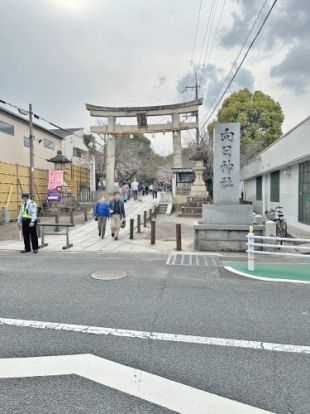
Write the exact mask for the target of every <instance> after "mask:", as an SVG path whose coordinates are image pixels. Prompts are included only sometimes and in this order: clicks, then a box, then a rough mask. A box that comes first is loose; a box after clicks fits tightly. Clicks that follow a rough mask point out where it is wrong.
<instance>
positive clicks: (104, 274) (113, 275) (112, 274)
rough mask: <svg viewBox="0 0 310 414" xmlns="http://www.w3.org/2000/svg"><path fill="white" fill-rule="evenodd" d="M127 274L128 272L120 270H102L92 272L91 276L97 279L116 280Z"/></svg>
mask: <svg viewBox="0 0 310 414" xmlns="http://www.w3.org/2000/svg"><path fill="white" fill-rule="evenodd" d="M125 276H127V273H126V272H122V271H119V270H102V271H100V272H95V273H92V274H91V277H92V278H93V279H97V280H116V279H122V278H123V277H125Z"/></svg>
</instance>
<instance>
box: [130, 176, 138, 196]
mask: <svg viewBox="0 0 310 414" xmlns="http://www.w3.org/2000/svg"><path fill="white" fill-rule="evenodd" d="M138 190H139V183H138V181H137V179H136V178H134V180H133V182H132V183H131V191H132V195H133V199H134V200H135V201H137V200H138Z"/></svg>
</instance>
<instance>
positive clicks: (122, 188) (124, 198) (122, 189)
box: [121, 182, 129, 203]
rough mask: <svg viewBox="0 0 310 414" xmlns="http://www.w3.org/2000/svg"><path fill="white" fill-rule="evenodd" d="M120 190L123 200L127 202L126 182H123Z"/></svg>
mask: <svg viewBox="0 0 310 414" xmlns="http://www.w3.org/2000/svg"><path fill="white" fill-rule="evenodd" d="M121 191H122V194H123V200H124V202H125V203H127V200H128V199H129V185H128V184H127V183H126V182H123V184H122V187H121Z"/></svg>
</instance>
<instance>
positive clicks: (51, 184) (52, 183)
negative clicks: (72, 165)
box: [47, 170, 64, 201]
mask: <svg viewBox="0 0 310 414" xmlns="http://www.w3.org/2000/svg"><path fill="white" fill-rule="evenodd" d="M63 184H64V172H63V171H61V170H55V171H49V173H48V187H47V199H48V200H49V201H61V200H62V187H63Z"/></svg>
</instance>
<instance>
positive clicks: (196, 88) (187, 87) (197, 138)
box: [181, 72, 200, 148]
mask: <svg viewBox="0 0 310 414" xmlns="http://www.w3.org/2000/svg"><path fill="white" fill-rule="evenodd" d="M199 88H200V86H199V85H198V80H197V72H195V85H192V86H185V88H184V91H182V92H181V93H184V92H186V91H187V90H188V89H195V99H198V90H199ZM196 122H197V128H196V147H197V148H198V147H199V117H198V111H197V113H196Z"/></svg>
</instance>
